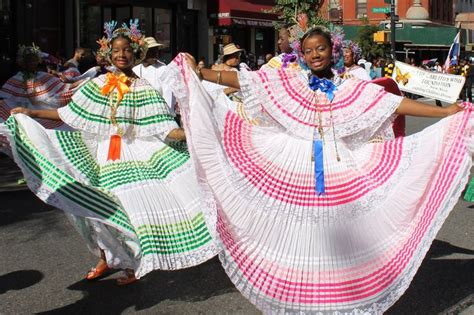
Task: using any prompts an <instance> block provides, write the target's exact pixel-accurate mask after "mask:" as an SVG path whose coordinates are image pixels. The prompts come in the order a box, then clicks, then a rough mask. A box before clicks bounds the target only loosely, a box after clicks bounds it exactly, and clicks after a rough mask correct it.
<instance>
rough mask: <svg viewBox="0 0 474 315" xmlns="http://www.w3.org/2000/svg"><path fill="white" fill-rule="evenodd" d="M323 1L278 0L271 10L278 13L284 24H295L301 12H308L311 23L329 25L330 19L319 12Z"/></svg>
mask: <svg viewBox="0 0 474 315" xmlns="http://www.w3.org/2000/svg"><path fill="white" fill-rule="evenodd" d="M323 3H324V0H276V1H275V5H274V6H273V9H272V10H270V12H271V13H276V14H278V18H279V19H280V20H281V21H282V22H283V23H284V24H294V23H296V20H295V18H296V16H297V15H298V14H299V13H306V14H307V15H308V22H309V23H308V24H309V25H321V24H322V25H327V24H328V21H327V20H326V19H324V18H323V17H321V16H320V14H319V11H320V9H321V6H322V5H323Z"/></svg>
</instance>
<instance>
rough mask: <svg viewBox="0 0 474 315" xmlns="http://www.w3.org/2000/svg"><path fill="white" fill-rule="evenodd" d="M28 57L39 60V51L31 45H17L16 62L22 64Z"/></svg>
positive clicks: (33, 44)
mask: <svg viewBox="0 0 474 315" xmlns="http://www.w3.org/2000/svg"><path fill="white" fill-rule="evenodd" d="M28 55H35V56H37V57H38V59H40V60H41V49H40V48H39V47H38V46H36V45H35V43H32V44H31V46H25V45H19V46H18V51H17V53H16V61H17V62H23V61H24V60H25V57H26V56H28Z"/></svg>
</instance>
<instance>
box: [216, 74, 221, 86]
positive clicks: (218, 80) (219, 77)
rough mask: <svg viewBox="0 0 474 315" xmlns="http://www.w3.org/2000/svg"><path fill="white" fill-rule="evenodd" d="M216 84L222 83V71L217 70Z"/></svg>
mask: <svg viewBox="0 0 474 315" xmlns="http://www.w3.org/2000/svg"><path fill="white" fill-rule="evenodd" d="M216 84H221V72H220V71H217V80H216Z"/></svg>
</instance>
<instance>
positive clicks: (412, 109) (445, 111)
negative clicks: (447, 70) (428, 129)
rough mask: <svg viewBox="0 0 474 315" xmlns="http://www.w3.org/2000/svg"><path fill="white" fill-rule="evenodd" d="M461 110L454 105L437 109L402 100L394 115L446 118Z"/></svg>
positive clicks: (437, 107) (436, 107)
mask: <svg viewBox="0 0 474 315" xmlns="http://www.w3.org/2000/svg"><path fill="white" fill-rule="evenodd" d="M462 110H463V108H462V107H460V106H458V105H457V104H456V103H454V104H451V105H449V106H448V107H439V106H432V105H428V104H425V103H421V102H417V101H414V100H410V99H408V98H404V99H403V100H402V102H401V103H400V105H399V106H398V108H397V110H396V113H397V114H399V115H409V116H418V117H447V116H450V115H453V114H456V113H457V112H460V111H462Z"/></svg>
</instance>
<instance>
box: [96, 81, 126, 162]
mask: <svg viewBox="0 0 474 315" xmlns="http://www.w3.org/2000/svg"><path fill="white" fill-rule="evenodd" d="M114 90H117V103H115V105H113V104H110V107H111V116H110V120H111V121H112V125H113V126H114V127H117V129H118V134H115V135H112V136H110V143H109V152H108V155H107V160H109V161H115V160H120V151H121V149H122V134H121V131H120V130H121V129H120V127H119V126H118V124H117V120H116V117H115V115H116V113H117V108H118V106H119V104H120V101H121V100H122V99H123V95H124V94H126V93H128V92H130V88H129V87H128V77H127V76H126V75H125V74H123V73H122V74H120V75H115V74H113V73H110V72H109V73H107V74H106V81H105V85H104V86H103V87H102V89H101V90H100V93H102V95H108V94H110V93H111V92H113V91H114Z"/></svg>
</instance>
